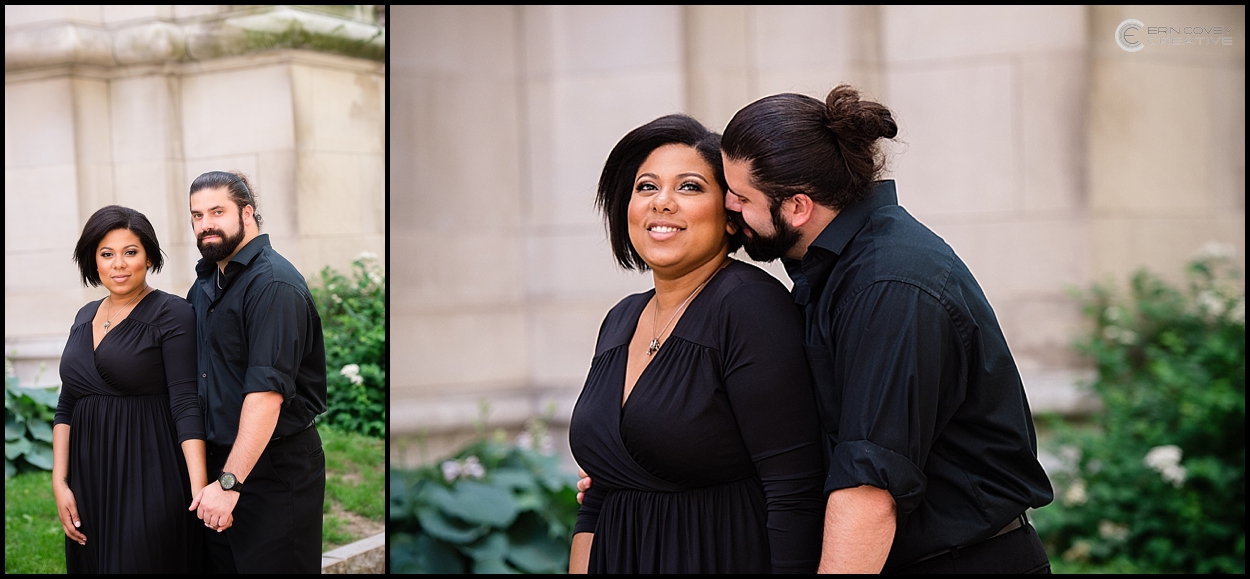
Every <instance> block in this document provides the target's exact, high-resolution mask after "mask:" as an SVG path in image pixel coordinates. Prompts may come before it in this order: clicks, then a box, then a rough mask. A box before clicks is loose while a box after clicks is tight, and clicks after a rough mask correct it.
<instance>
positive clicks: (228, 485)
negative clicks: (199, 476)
mask: <svg viewBox="0 0 1250 579" xmlns="http://www.w3.org/2000/svg"><path fill="white" fill-rule="evenodd" d="M217 482H218V483H221V490H223V491H234V492H236V493H237V492H242V491H243V481H241V480H239V477H236V476H234V473H232V472H223V473H221V476H219V477H217Z"/></svg>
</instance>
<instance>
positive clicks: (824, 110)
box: [721, 85, 898, 209]
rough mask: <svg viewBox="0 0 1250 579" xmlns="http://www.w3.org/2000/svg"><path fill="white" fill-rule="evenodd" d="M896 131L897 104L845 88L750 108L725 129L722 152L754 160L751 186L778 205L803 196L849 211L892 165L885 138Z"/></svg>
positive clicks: (772, 99) (764, 102)
mask: <svg viewBox="0 0 1250 579" xmlns="http://www.w3.org/2000/svg"><path fill="white" fill-rule="evenodd" d="M896 135H898V124H897V123H895V122H894V116H893V114H892V113H891V112H890V109H888V108H886V107H885V106H883V105H881V104H878V103H875V102H872V101H865V100H861V99H860V98H859V91H857V90H855V89H854V88H852V87H850V86H848V85H838V86H837V87H836V88H834V89H833V90H832V91H829V95H828V96H827V97H825V102H823V103H822V102H820V101H819V100H818V99H815V98H813V97H810V96H807V95H801V94H795V93H782V94H777V95H772V96H768V97H764V98H762V99H759V100H757V101H755V102H753V103H751V104H749V105H747V106H745V107H743V108H742V110H740V111H738V112H737V114H735V115H734V117H733V119H731V120H730V121H729V125H727V126H726V127H725V136H724V138H723V139H722V140H721V150H722V151H723V152H724V153H725V157H726V158H729V159H732V160H734V161H743V162H748V163H749V164H750V167H751V180H752V181H753V182H752V184H751V185H752V186H753V187H755V188H756V189H759V190H760V191H762V192H764V193H765V194H767V195H768V196H769V198H770V199H771V200H772V203H773V204H774V205H775V204H777V203H779V202H781V201H784V200H786V199H788V198H790V197H793V196H794V195H796V194H798V193H803V194H806V195H807V196H809V197H811V198H812V200H813V201H815V202H817V203H820V204H821V205H824V206H826V207H830V208H833V209H842V208H843V207H846V206H847V205H849V204H851V203H854V202H855V201H858V200H860V199H863V198H864V197H865V196H866V195H867V194H868V191H869V189H870V188H871V187H872V184H873V182H875V181H876V180H877V179H878V178H879V176H880V174H881V172H882V171H883V170H884V169H885V159H884V158H883V157H882V155H881V151H880V147H879V139H882V138H885V139H893V138H894V137H895V136H896Z"/></svg>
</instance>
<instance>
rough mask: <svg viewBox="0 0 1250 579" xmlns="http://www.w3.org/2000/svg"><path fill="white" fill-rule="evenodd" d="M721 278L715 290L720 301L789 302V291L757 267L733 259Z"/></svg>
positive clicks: (777, 280)
mask: <svg viewBox="0 0 1250 579" xmlns="http://www.w3.org/2000/svg"><path fill="white" fill-rule="evenodd" d="M721 276H722V277H723V281H722V282H721V283H720V284H719V286H718V287H717V288H716V293H718V294H720V297H721V298H722V300H727V301H730V302H742V301H752V300H786V301H790V300H791V297H790V290H789V289H786V286H785V284H783V283H781V280H779V279H777V278H776V277H775V276H773V274H771V273H769V272H767V271H765V270H764V268H762V267H760V266H758V265H755V264H752V263H747V262H745V261H739V260H736V259H735V260H733V261H732V262H730V264H729V265H728V266H726V267H725V270H724V271H722V272H721Z"/></svg>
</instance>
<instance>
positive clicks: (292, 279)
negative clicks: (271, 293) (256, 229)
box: [248, 245, 308, 291]
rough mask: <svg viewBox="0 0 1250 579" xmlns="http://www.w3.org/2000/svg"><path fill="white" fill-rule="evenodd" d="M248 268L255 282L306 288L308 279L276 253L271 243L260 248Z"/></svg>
mask: <svg viewBox="0 0 1250 579" xmlns="http://www.w3.org/2000/svg"><path fill="white" fill-rule="evenodd" d="M248 269H249V270H250V271H249V273H250V274H251V276H252V277H253V278H254V280H255V281H257V282H260V283H264V284H268V283H285V284H289V285H293V286H295V287H298V288H301V289H303V290H305V291H306V290H307V289H308V281H307V280H305V279H304V274H302V273H300V271H299V269H298V268H296V267H295V264H293V263H291V262H290V260H288V259H287V258H286V257H284V256H283V255H282V254H281V253H278V251H277V250H276V249H274V248H273V246H272V245H270V246H267V247H265V248H264V249H262V250H261V251H260V254H258V255H257V256H256V259H255V260H253V261H252V264H251V266H250V267H249V268H248Z"/></svg>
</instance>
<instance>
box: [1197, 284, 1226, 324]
mask: <svg viewBox="0 0 1250 579" xmlns="http://www.w3.org/2000/svg"><path fill="white" fill-rule="evenodd" d="M1196 300H1197V302H1198V307H1200V308H1202V311H1204V312H1206V313H1208V314H1210V315H1211V317H1213V318H1218V317H1220V315H1221V314H1223V313H1224V309H1225V308H1226V307H1227V305H1226V304H1225V303H1224V299H1223V298H1221V297H1220V295H1219V294H1217V293H1215V292H1213V291H1211V290H1202V291H1201V292H1200V293H1199V294H1198V297H1197V298H1196Z"/></svg>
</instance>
